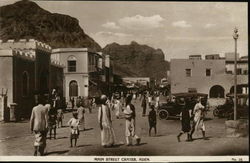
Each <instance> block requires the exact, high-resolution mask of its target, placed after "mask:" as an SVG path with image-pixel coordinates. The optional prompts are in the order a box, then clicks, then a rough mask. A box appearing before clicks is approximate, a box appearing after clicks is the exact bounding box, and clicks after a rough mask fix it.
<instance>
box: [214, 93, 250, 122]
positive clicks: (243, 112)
mask: <svg viewBox="0 0 250 163" xmlns="http://www.w3.org/2000/svg"><path fill="white" fill-rule="evenodd" d="M236 105H237V107H236V111H237V112H236V118H237V119H239V118H248V115H249V103H248V94H237V104H236ZM213 114H214V116H217V117H220V118H227V119H233V118H234V95H233V94H227V100H226V102H225V104H223V105H219V106H218V107H217V108H216V109H214V111H213Z"/></svg>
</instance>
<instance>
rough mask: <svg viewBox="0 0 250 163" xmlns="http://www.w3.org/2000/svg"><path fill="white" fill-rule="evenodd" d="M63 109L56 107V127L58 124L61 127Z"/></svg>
mask: <svg viewBox="0 0 250 163" xmlns="http://www.w3.org/2000/svg"><path fill="white" fill-rule="evenodd" d="M63 118H64V115H63V110H62V109H58V110H57V127H58V128H59V126H60V125H61V127H63Z"/></svg>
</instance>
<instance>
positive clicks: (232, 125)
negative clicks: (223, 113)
mask: <svg viewBox="0 0 250 163" xmlns="http://www.w3.org/2000/svg"><path fill="white" fill-rule="evenodd" d="M248 126H249V121H248V120H236V121H234V120H228V121H226V122H225V127H226V135H227V137H246V136H248V133H249V128H248Z"/></svg>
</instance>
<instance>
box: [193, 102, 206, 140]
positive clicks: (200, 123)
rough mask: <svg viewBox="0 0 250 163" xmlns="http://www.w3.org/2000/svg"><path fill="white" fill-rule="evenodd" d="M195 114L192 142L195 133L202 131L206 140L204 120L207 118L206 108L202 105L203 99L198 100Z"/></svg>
mask: <svg viewBox="0 0 250 163" xmlns="http://www.w3.org/2000/svg"><path fill="white" fill-rule="evenodd" d="M193 114H194V120H193V125H192V129H191V135H190V136H191V140H192V139H193V138H192V136H193V133H194V132H195V131H197V130H198V129H200V130H201V131H202V136H203V139H204V140H206V139H207V138H206V136H205V124H204V118H205V107H204V106H203V105H202V104H201V98H198V100H197V103H196V105H195V106H194V110H193Z"/></svg>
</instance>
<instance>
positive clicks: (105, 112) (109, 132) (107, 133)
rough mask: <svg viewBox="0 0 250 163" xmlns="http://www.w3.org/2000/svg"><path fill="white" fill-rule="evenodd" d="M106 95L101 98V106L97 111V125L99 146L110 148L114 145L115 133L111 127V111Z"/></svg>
mask: <svg viewBox="0 0 250 163" xmlns="http://www.w3.org/2000/svg"><path fill="white" fill-rule="evenodd" d="M107 102H108V99H107V96H106V95H102V96H101V106H100V107H99V110H98V123H99V125H100V129H101V145H102V146H103V147H104V148H107V147H112V146H113V145H114V143H115V133H114V129H113V127H112V120H111V111H110V107H109V104H108V103H107Z"/></svg>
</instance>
